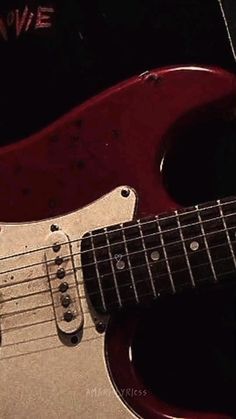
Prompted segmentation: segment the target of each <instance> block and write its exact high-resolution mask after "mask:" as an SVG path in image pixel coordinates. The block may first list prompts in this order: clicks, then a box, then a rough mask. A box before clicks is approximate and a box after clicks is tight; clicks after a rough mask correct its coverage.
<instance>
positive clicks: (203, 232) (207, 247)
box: [195, 205, 217, 281]
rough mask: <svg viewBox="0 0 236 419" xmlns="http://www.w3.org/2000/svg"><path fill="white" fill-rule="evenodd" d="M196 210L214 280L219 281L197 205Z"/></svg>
mask: <svg viewBox="0 0 236 419" xmlns="http://www.w3.org/2000/svg"><path fill="white" fill-rule="evenodd" d="M195 208H196V210H197V216H198V220H199V224H200V228H201V232H202V236H203V240H204V243H205V247H206V251H207V255H208V259H209V262H210V265H211V270H212V273H213V276H214V280H215V281H217V276H216V272H215V268H214V265H213V261H212V258H211V253H210V250H209V246H208V242H207V238H206V233H205V230H204V227H203V221H202V217H201V215H200V209H199V206H198V205H195ZM204 209H205V208H204Z"/></svg>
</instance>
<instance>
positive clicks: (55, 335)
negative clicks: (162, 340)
mask: <svg viewBox="0 0 236 419" xmlns="http://www.w3.org/2000/svg"><path fill="white" fill-rule="evenodd" d="M234 272H235V270H233V271H228V272H225V273H224V274H222V275H229V274H231V273H234ZM222 275H219V276H222ZM211 278H212V276H211ZM204 280H205V279H204ZM201 281H203V279H202V280H201ZM149 295H152V296H153V294H150V293H146V294H144V295H143V296H149ZM127 300H129V299H127ZM131 300H133V299H132V298H131ZM93 327H94V326H89V327H88V328H93ZM84 330H85V328H84ZM52 337H58V335H57V334H51V335H48V336H44V337H38V338H34V339H29V340H28V341H27V340H25V341H22V342H15V343H11V344H6V345H4V346H3V347H2V348H7V347H10V346H17V345H20V344H26V343H31V342H34V341H35V342H37V341H38V340H43V339H49V338H52ZM101 338H103V335H100V336H96V337H92V338H88V339H83V338H82V341H81V342H80V344H79V345H82V344H83V343H85V342H88V341H93V340H97V339H101ZM61 347H63V348H64V347H65V345H63V344H60V345H56V346H54V347H50V348H44V349H40V350H37V351H30V352H25V353H23V352H22V353H21V354H15V355H12V356H4V357H0V362H1V361H4V360H6V359H11V358H17V357H20V356H27V355H31V354H33V353H41V352H44V351H47V350H53V349H57V348H61ZM0 349H1V348H0Z"/></svg>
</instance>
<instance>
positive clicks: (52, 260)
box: [0, 213, 236, 289]
mask: <svg viewBox="0 0 236 419" xmlns="http://www.w3.org/2000/svg"><path fill="white" fill-rule="evenodd" d="M234 215H236V213H230V214H227V215H225V216H224V215H221V216H219V217H215V218H212V219H211V220H206V221H204V223H208V222H213V221H217V220H220V219H225V218H226V217H232V216H234ZM161 220H162V219H161ZM152 222H154V221H152ZM199 225H200V223H199V222H196V223H191V224H186V225H184V226H183V227H182V228H181V229H183V228H189V227H192V226H199ZM234 228H236V226H234V227H229V228H227V229H226V228H223V229H220V230H218V231H214V232H209V233H205V234H200V235H198V236H194V237H192V238H185V239H184V240H179V241H176V242H175V243H176V244H177V243H183V242H186V241H187V240H191V239H192V240H194V239H196V238H198V237H205V236H206V235H209V234H217V233H220V232H223V231H227V230H230V229H231V230H232V229H234ZM115 231H116V232H117V231H119V230H115ZM173 231H179V227H175V228H171V229H167V230H162V232H155V233H151V234H147V235H143V237H144V238H150V237H152V236H155V237H159V236H161V235H162V234H165V233H169V232H173ZM94 237H96V236H93V238H94ZM140 239H141V237H134V238H132V239H127V240H126V243H129V242H133V241H136V240H140ZM72 242H73V241H70V242H67V243H66V244H67V245H70V244H71V243H72ZM119 244H124V241H119V242H116V243H111V244H110V245H108V244H107V245H105V246H100V247H96V249H95V250H104V249H107V248H109V247H111V246H116V245H119ZM170 244H171V243H170ZM61 245H62V244H61ZM167 245H168V244H166V246H167ZM51 248H52V246H51V247H50V249H51ZM89 252H91V249H89V250H86V251H82V252H75V253H71V254H68V255H66V256H64V258H71V257H74V256H78V255H84V254H86V253H89ZM7 258H8V257H7ZM62 258H63V256H62ZM55 259H56V256H55V258H54V259H50V260H48V261H40V262H35V263H32V264H30V265H23V266H21V267H17V268H12V269H9V270H7V271H2V272H0V275H2V274H8V273H12V272H16V271H19V270H22V269H28V268H31V267H35V266H42V265H47V264H48V263H51V262H54V263H55ZM107 260H108V261H109V260H110V259H107ZM0 261H1V259H0ZM93 264H95V262H93V263H90V264H87V265H83V266H81V268H83V267H86V266H89V265H93ZM0 289H1V287H0Z"/></svg>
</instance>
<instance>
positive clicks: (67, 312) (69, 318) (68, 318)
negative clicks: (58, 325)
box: [64, 310, 74, 323]
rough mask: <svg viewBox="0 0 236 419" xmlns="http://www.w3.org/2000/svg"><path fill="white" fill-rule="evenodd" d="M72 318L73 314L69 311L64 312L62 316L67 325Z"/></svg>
mask: <svg viewBox="0 0 236 419" xmlns="http://www.w3.org/2000/svg"><path fill="white" fill-rule="evenodd" d="M73 317H74V316H73V313H72V312H71V311H70V310H68V311H66V313H65V314H64V320H65V321H66V322H68V323H69V322H71V321H72V320H73Z"/></svg>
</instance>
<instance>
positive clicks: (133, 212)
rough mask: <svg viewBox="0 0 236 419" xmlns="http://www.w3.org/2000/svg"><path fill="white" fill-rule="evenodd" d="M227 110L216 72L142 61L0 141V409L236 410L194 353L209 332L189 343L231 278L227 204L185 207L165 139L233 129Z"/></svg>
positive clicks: (123, 413) (189, 414) (61, 414)
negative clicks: (114, 81) (31, 129)
mask: <svg viewBox="0 0 236 419" xmlns="http://www.w3.org/2000/svg"><path fill="white" fill-rule="evenodd" d="M235 104H236V77H235V76H234V75H233V74H230V73H228V72H226V71H224V70H219V69H216V68H201V67H194V66H192V67H178V68H166V69H162V70H153V71H147V72H146V73H144V74H141V75H140V76H137V77H134V78H132V79H131V80H128V81H126V82H124V83H121V84H120V85H118V86H116V87H114V88H112V89H110V90H108V91H106V92H105V93H102V94H100V95H99V96H97V97H95V98H93V99H92V100H90V101H88V102H87V103H85V104H83V105H82V106H79V107H78V108H76V109H74V110H73V111H72V112H70V113H69V114H67V115H65V116H64V117H63V118H61V119H60V120H59V121H57V122H55V123H54V124H52V125H51V126H50V127H48V128H46V129H44V130H42V131H41V132H40V133H38V134H36V135H33V136H32V137H30V138H27V139H25V140H23V141H21V142H19V143H18V144H12V145H9V146H6V147H3V148H2V149H1V151H0V174H1V182H0V194H1V207H0V215H1V219H2V220H4V223H2V224H1V231H0V262H1V263H0V266H1V268H0V337H1V339H0V371H1V378H0V417H1V419H13V418H16V417H17V418H25V417H30V418H31V417H38V418H39V417H40V418H41V417H44V416H45V415H47V416H49V417H50V418H91V417H96V418H110V417H112V416H113V417H115V418H131V417H136V416H138V417H142V418H145V419H149V418H150V419H157V418H158V419H160V418H163V419H164V418H186V419H187V418H201V419H206V418H207V419H210V418H221V419H223V418H230V417H231V418H232V417H235V413H236V406H235V404H234V403H233V402H232V400H231V403H229V399H228V398H227V397H228V388H229V383H224V382H223V383H222V382H221V383H220V384H219V383H218V381H217V378H219V377H216V376H214V373H213V370H212V371H211V365H209V363H208V364H206V366H204V368H202V366H201V361H200V362H199V359H200V360H201V359H204V357H203V353H206V355H207V351H208V350H209V346H207V344H206V342H207V334H213V329H212V328H209V330H208V331H207V332H205V333H206V340H202V341H200V344H199V348H200V349H199V352H198V356H196V353H195V354H194V352H193V346H194V345H192V348H191V344H190V339H191V335H193V333H192V332H191V330H194V333H196V341H197V340H198V336H202V335H201V333H200V332H201V330H200V329H198V325H199V324H200V325H201V327H203V326H202V325H203V323H204V322H206V323H207V322H208V320H209V318H212V317H215V316H216V315H217V312H219V310H220V309H219V307H221V306H220V305H217V304H216V303H215V297H213V295H214V294H215V290H216V289H218V286H217V284H223V283H227V284H228V283H233V282H234V281H233V279H234V280H235V270H236V257H235V252H236V244H235V232H236V215H235V214H236V211H235V210H236V200H235V199H234V198H227V199H221V200H220V199H219V200H217V201H211V202H208V203H207V204H199V205H195V206H191V207H188V208H186V209H182V208H181V205H180V204H179V203H177V202H176V201H175V199H173V195H174V192H173V193H171V188H170V187H169V185H168V181H167V180H166V177H165V172H166V170H167V169H166V168H167V166H168V161H169V160H168V155H169V153H170V150H171V149H172V147H173V146H174V145H176V144H180V145H181V144H183V141H185V142H186V138H187V139H188V135H189V133H190V132H192V133H193V132H195V133H196V132H198V131H197V130H198V128H197V127H199V126H201V127H203V128H205V129H206V130H208V131H207V132H209V126H214V127H216V129H215V132H216V131H217V130H222V129H223V128H224V127H228V126H229V125H232V124H233V123H234V118H235ZM222 127H223V128H222ZM184 139H185V140H184ZM186 144H187V143H186ZM181 147H182V152H184V147H183V146H182V145H181ZM209 158H210V157H209ZM209 165H210V161H209ZM190 170H191V168H190ZM193 170H194V169H193ZM200 170H201V162H199V171H200ZM189 176H190V173H186V177H185V179H186V182H188V177H189ZM219 198H220V197H219ZM78 208H79V209H78ZM71 211H74V212H71ZM68 212H69V213H68ZM66 213H68V214H67V215H61V214H66ZM163 213H164V214H163ZM49 217H50V218H49ZM147 217H148V218H147ZM32 219H34V220H44V221H35V222H30V223H29V222H28V220H32ZM137 220H139V221H137ZM13 221H17V223H13ZM19 222H20V223H19ZM203 289H204V290H203ZM202 290H203V291H202ZM198 293H199V294H200V295H198ZM202 294H203V296H202ZM204 299H205V300H207V302H208V304H209V307H210V309H209V313H208V314H207V315H206V317H205V319H203V318H200V317H201V313H202V312H203V309H202V307H203V304H204V303H203V300H204ZM187 300H188V301H189V302H190V303H189V308H188V309H189V310H190V311H191V310H193V309H196V313H198V315H197V316H196V318H195V323H194V322H193V321H192V323H191V325H190V324H189V323H188V322H189V313H188V312H185V313H184V315H182V317H181V316H180V315H179V308H180V306H181V304H186V303H185V301H187ZM217 301H218V302H219V301H221V298H219V300H217ZM219 304H221V303H219ZM190 306H191V307H190ZM139 307H140V308H139ZM186 307H187V306H186ZM163 316H165V317H163ZM191 316H192V319H193V318H194V316H193V314H191ZM199 316H200V317H199ZM174 317H176V318H177V319H179V321H180V322H182V329H181V330H182V332H181V330H180V329H178V327H175V329H173V324H175V319H174ZM183 325H185V326H183ZM183 329H184V332H183ZM186 336H187V338H186ZM184 339H185V340H184ZM182 340H183V341H184V342H185V344H184V345H183V344H182V343H181V341H182ZM188 345H189V346H188ZM201 349H202V351H203V352H202V353H201ZM198 358H199V359H198ZM184 359H186V365H184V362H185V361H183V360H184ZM167 360H168V361H167ZM194 365H195V367H194ZM196 366H197V367H196ZM201 368H202V369H201ZM208 368H209V370H208ZM188 369H189V371H188ZM209 377H210V378H209ZM219 381H220V380H219ZM230 382H231V384H232V386H231V387H232V388H234V387H233V383H234V381H233V376H232V377H231V378H230ZM220 386H221V387H220ZM222 389H223V390H222ZM232 391H233V390H232ZM184 392H185V393H184ZM204 392H207V394H206V395H205V397H204ZM232 399H233V398H232Z"/></svg>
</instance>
